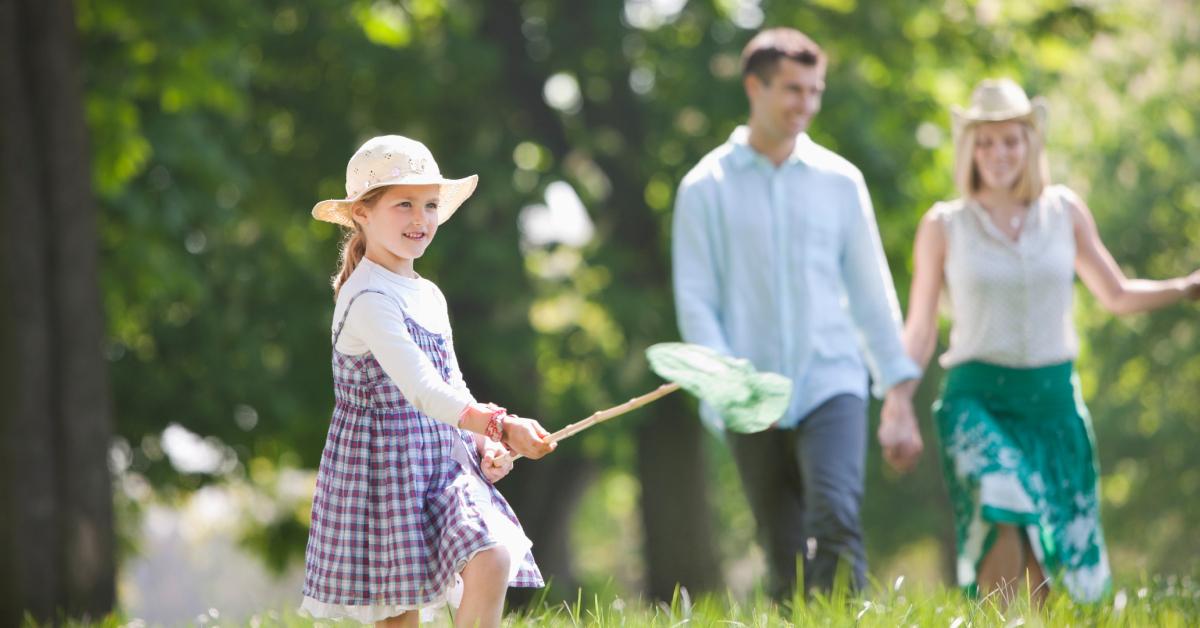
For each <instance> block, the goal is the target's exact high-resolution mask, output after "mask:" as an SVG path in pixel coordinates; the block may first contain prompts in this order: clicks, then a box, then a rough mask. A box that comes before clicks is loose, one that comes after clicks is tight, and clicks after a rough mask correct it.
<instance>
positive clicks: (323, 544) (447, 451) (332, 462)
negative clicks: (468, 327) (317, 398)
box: [304, 290, 543, 610]
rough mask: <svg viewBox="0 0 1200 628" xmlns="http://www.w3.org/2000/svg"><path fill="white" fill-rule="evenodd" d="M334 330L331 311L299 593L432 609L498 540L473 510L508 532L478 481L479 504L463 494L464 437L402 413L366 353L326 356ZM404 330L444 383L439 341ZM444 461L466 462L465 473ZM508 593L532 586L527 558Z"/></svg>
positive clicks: (474, 470) (445, 359)
mask: <svg viewBox="0 0 1200 628" xmlns="http://www.w3.org/2000/svg"><path fill="white" fill-rule="evenodd" d="M366 292H378V291H375V290H364V291H363V292H360V293H358V294H356V295H354V297H353V298H352V299H351V300H350V304H349V305H348V306H347V307H346V311H347V312H349V310H350V307H353V304H354V300H355V299H357V298H358V297H359V296H361V295H362V294H364V293H366ZM379 294H384V293H382V292H379ZM385 296H386V295H385ZM345 323H346V317H345V314H343V316H342V320H341V322H339V323H338V327H337V331H336V332H335V333H334V336H333V343H334V346H335V348H334V350H333V379H334V397H335V405H334V410H333V419H332V422H331V424H330V426H329V434H328V436H327V438H326V441H325V450H324V452H323V453H322V455H321V465H320V468H319V470H318V471H317V489H316V493H315V495H314V496H313V507H312V527H311V528H310V530H309V536H308V549H307V552H306V557H305V577H304V595H305V597H306V598H311V599H313V600H315V601H316V602H319V603H321V604H323V605H335V606H354V607H380V606H386V607H389V608H392V609H399V610H406V609H414V608H421V607H428V606H431V605H438V604H440V603H442V602H444V601H445V600H446V598H447V596H448V594H449V591H450V589H451V588H452V587H453V585H454V584H455V576H456V574H457V573H458V572H460V571H461V570H462V569H463V567H464V566H465V565H466V562H467V560H468V559H469V558H470V557H471V556H473V555H474V554H475V553H476V552H478V551H480V550H483V549H487V548H488V547H491V546H494V545H496V544H497V542H498V540H497V538H496V536H495V535H494V534H493V533H492V531H489V529H488V525H487V524H486V523H485V517H484V516H483V515H482V514H481V511H482V510H483V509H488V508H495V509H497V510H499V511H500V512H501V513H502V514H503V515H504V516H505V517H507V518H508V519H510V520H511V521H512V522H513V523H514V524H516V525H517V526H518V528H519V526H520V524H519V522H517V517H516V515H515V514H514V513H513V511H512V508H510V507H509V505H508V502H506V501H505V500H504V497H503V496H501V494H500V492H499V491H497V490H496V489H495V487H493V486H492V485H491V484H490V483H488V482H487V481H486V480H483V484H484V485H486V487H487V489H486V492H487V493H490V497H491V500H490V503H480V499H479V496H480V494H481V492H479V491H476V492H472V491H471V490H469V485H470V484H471V483H473V482H474V478H469V477H467V474H468V473H471V474H476V475H478V476H479V478H480V479H482V477H483V474H482V472H481V471H480V469H479V458H478V455H477V454H476V453H475V446H474V443H473V442H472V440H471V436H470V434H469V433H468V432H466V431H464V430H460V429H458V428H455V427H453V426H451V425H447V424H445V423H441V422H439V421H435V420H433V419H431V418H430V417H428V416H426V415H425V414H424V413H422V412H420V411H419V410H417V409H416V408H415V407H413V405H412V404H411V403H409V401H408V400H407V399H405V397H404V395H403V394H401V392H400V390H399V389H398V388H397V387H396V385H395V383H393V382H392V380H391V378H389V377H388V376H387V374H385V373H384V371H383V369H382V368H381V367H380V365H379V363H378V362H377V361H376V360H375V358H374V357H373V356H372V355H371V354H370V353H366V354H363V355H357V356H351V355H345V354H342V353H340V352H338V351H337V349H336V345H337V340H338V337H339V336H340V335H341V332H342V327H343V326H344V325H345ZM405 323H406V325H407V327H408V331H409V333H411V334H412V337H413V340H414V341H415V342H416V344H417V346H418V347H420V348H421V350H422V351H423V352H424V353H425V355H427V356H428V357H429V360H430V361H431V362H432V363H433V365H434V366H435V367H436V368H437V369H438V371H439V372H440V373H441V375H442V377H443V379H445V380H446V381H448V382H449V381H451V376H452V375H453V374H454V373H453V368H454V367H453V366H452V365H454V364H455V361H452V360H451V359H450V355H451V352H452V351H453V347H452V345H451V343H450V342H449V339H448V338H446V337H444V336H442V335H439V334H435V333H433V332H430V331H428V330H426V329H424V328H422V327H421V326H420V325H418V324H417V323H416V322H415V321H414V320H412V319H411V318H409V317H407V316H406V317H405ZM456 448H459V451H458V452H455V451H454V450H455V449H456ZM462 450H465V453H466V456H465V457H464V456H463V453H464V451H462ZM456 458H457V459H458V460H469V467H470V471H467V470H466V468H465V467H464V465H463V464H460V462H459V461H458V460H456ZM476 485H477V484H476ZM509 585H510V586H518V587H539V586H543V582H542V577H541V573H540V572H539V571H538V568H537V565H535V564H534V562H533V555H532V554H531V553H526V555H525V558H524V561H523V562H522V564H521V566H520V568H519V570H518V571H517V575H516V577H515V578H514V579H513V580H512V581H511V582H509Z"/></svg>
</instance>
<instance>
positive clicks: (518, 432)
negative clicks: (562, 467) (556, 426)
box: [503, 414, 558, 460]
mask: <svg viewBox="0 0 1200 628" xmlns="http://www.w3.org/2000/svg"><path fill="white" fill-rule="evenodd" d="M549 435H550V433H549V432H547V431H546V430H545V429H544V428H542V426H541V425H540V424H539V423H538V422H537V421H534V420H533V419H524V418H521V417H519V416H516V415H512V414H510V415H508V417H506V418H505V419H504V436H503V440H504V444H505V445H507V446H508V448H509V449H511V450H513V451H515V452H517V453H519V454H521V455H522V456H525V457H526V458H532V459H534V460H537V459H538V458H541V457H542V456H545V455H546V454H548V453H550V452H552V451H554V448H555V447H557V446H558V443H551V442H549V441H547V440H546V437H547V436H549Z"/></svg>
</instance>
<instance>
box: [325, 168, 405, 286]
mask: <svg viewBox="0 0 1200 628" xmlns="http://www.w3.org/2000/svg"><path fill="white" fill-rule="evenodd" d="M389 187H391V186H386V185H385V186H383V187H380V188H375V189H374V190H371V191H370V192H367V193H366V194H364V195H363V196H362V198H360V199H358V200H357V201H354V204H353V205H351V206H350V209H349V210H347V213H348V214H349V215H350V221H351V222H353V223H354V227H353V228H348V229H346V237H345V239H343V240H342V254H341V258H342V264H341V268H339V269H338V272H337V274H335V275H334V276H333V281H332V283H333V298H335V299H336V298H337V295H338V292H341V290H342V285H343V284H345V283H346V280H347V279H349V278H350V274H351V273H353V272H354V269H355V268H357V267H358V263H359V262H361V261H362V258H363V256H364V255H366V254H367V234H365V233H363V229H362V225H359V224H358V221H356V220H354V210H355V209H357V208H358V207H360V206H361V207H365V208H367V209H370V208H371V207H374V206H375V201H378V200H379V197H381V196H383V193H384V192H385V191H387V189H388V188H389Z"/></svg>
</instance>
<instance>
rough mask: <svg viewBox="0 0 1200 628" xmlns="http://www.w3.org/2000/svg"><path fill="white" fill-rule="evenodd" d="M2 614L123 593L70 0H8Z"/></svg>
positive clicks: (104, 608)
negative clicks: (118, 585)
mask: <svg viewBox="0 0 1200 628" xmlns="http://www.w3.org/2000/svg"><path fill="white" fill-rule="evenodd" d="M0 93H2V94H3V96H2V97H0V98H2V100H0V107H2V112H0V113H2V115H0V118H2V122H0V124H2V126H0V172H2V173H3V179H2V183H0V185H2V186H3V188H2V191H3V238H4V242H3V253H0V255H2V256H3V257H2V262H0V265H2V268H3V271H4V274H3V277H2V281H3V286H2V288H0V289H2V291H3V294H4V295H5V296H4V299H3V300H0V303H3V306H0V323H3V327H2V329H3V332H2V334H0V335H2V337H3V338H2V340H0V349H2V351H3V353H2V354H0V355H2V356H3V358H2V364H0V373H2V374H3V375H4V377H3V384H2V385H3V386H4V387H5V389H4V390H3V397H2V399H3V401H2V402H0V403H3V404H4V405H3V408H4V414H3V425H2V429H3V438H4V453H5V454H7V455H5V456H4V461H3V462H2V463H0V464H4V465H5V468H4V472H3V475H2V476H0V497H3V499H4V501H3V504H4V506H3V507H4V508H6V509H7V513H6V515H5V516H4V517H2V518H0V519H2V520H3V522H4V523H3V524H0V526H3V527H2V528H0V533H2V534H3V543H4V547H3V550H4V551H3V554H2V556H0V574H2V575H0V584H2V585H3V586H2V590H0V623H3V624H5V625H13V624H15V623H17V622H19V618H20V616H21V614H22V613H24V612H26V611H28V612H30V613H32V614H33V616H34V617H36V618H38V619H40V620H43V621H49V620H52V619H54V618H55V617H56V614H57V613H59V612H65V613H66V614H67V615H68V616H73V617H93V618H94V617H99V616H102V615H104V614H106V613H107V612H108V611H109V610H110V609H111V608H112V605H113V601H114V599H113V598H114V592H115V586H114V577H115V573H114V571H115V570H114V562H113V523H112V494H111V493H112V489H111V479H110V475H109V472H108V464H107V459H108V445H109V442H110V435H111V425H110V420H111V419H110V410H109V407H110V403H109V397H108V385H107V368H106V363H105V360H104V356H103V351H102V343H103V334H104V322H103V321H104V318H103V312H102V309H101V302H100V288H99V273H98V261H99V254H98V242H97V240H98V238H97V225H96V210H95V204H94V201H93V198H92V190H91V168H90V166H89V156H90V151H89V148H88V143H87V130H86V123H85V120H84V107H83V86H82V77H81V75H80V56H79V50H78V47H77V42H76V39H75V18H74V12H73V6H72V4H71V2H70V1H69V0H47V1H38V0H0Z"/></svg>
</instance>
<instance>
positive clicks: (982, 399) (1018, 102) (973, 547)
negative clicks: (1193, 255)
mask: <svg viewBox="0 0 1200 628" xmlns="http://www.w3.org/2000/svg"><path fill="white" fill-rule="evenodd" d="M954 114H955V115H954V118H955V120H954V122H955V131H956V134H955V135H956V147H955V148H956V163H955V179H956V183H957V184H958V187H959V191H960V193H961V198H959V199H956V200H954V201H950V202H945V203H938V204H936V205H934V206H933V208H932V209H930V210H929V212H928V213H927V214H926V215H925V216H924V218H923V219H922V220H921V224H920V226H919V228H918V230H917V237H916V242H915V245H914V252H913V257H914V272H913V283H912V290H911V293H910V297H909V299H910V300H909V309H908V318H907V321H906V324H905V329H904V341H905V347H906V348H907V350H908V352H909V355H910V356H911V357H912V358H913V360H915V361H916V362H917V363H918V364H919V365H921V366H924V365H926V364H927V363H928V362H929V359H930V357H931V356H932V354H933V350H934V347H935V346H936V344H937V314H938V304H939V296H940V295H941V293H942V288H943V286H944V287H945V288H946V292H947V295H948V297H949V306H950V307H949V309H950V314H951V316H952V327H951V332H950V346H949V349H948V350H947V351H946V353H945V354H943V355H942V356H941V360H940V362H941V364H942V365H943V366H944V367H945V368H946V369H948V372H947V375H946V379H945V381H944V385H943V390H942V394H941V398H940V399H939V400H938V402H937V403H936V404H935V406H934V415H935V417H936V422H937V427H938V434H939V436H940V440H941V444H942V448H943V451H942V453H943V455H942V460H943V463H944V467H943V468H944V471H945V473H946V480H947V484H948V485H949V487H950V496H951V501H952V503H953V505H954V515H955V523H956V530H957V536H958V579H959V582H960V584H962V585H963V586H964V587H966V588H967V589H968V590H969V591H978V592H979V593H982V594H989V593H992V592H996V591H998V592H999V594H1000V595H1001V596H1002V597H1003V598H1004V599H1006V600H1007V599H1011V597H1012V595H1014V594H1015V592H1016V587H1015V583H1016V582H1017V581H1018V580H1019V579H1020V577H1021V576H1022V575H1025V576H1027V577H1028V579H1029V589H1030V590H1031V591H1033V592H1034V597H1035V601H1037V602H1038V603H1040V602H1041V601H1042V600H1043V599H1044V598H1045V595H1046V593H1047V591H1048V589H1049V588H1051V587H1058V586H1061V587H1063V588H1064V589H1065V590H1066V591H1067V593H1068V594H1069V595H1070V596H1071V597H1072V598H1074V599H1075V600H1078V601H1094V600H1096V599H1098V598H1100V597H1101V596H1103V595H1104V594H1105V593H1106V592H1107V591H1108V589H1109V586H1110V578H1109V575H1110V574H1109V567H1108V559H1107V556H1106V554H1105V549H1104V537H1103V533H1102V531H1101V527H1100V510H1099V502H1098V492H1097V478H1098V474H1097V469H1096V464H1095V456H1094V452H1093V437H1092V429H1091V422H1090V419H1089V417H1088V412H1087V408H1086V407H1085V406H1084V405H1083V402H1082V400H1081V399H1080V396H1079V383H1078V378H1077V376H1076V374H1075V371H1074V366H1073V360H1074V359H1075V357H1076V355H1077V347H1078V343H1077V339H1076V334H1075V327H1074V323H1073V321H1072V292H1073V283H1074V278H1075V273H1078V275H1079V277H1080V278H1081V279H1082V280H1083V283H1084V285H1085V286H1087V288H1088V290H1089V291H1090V292H1091V293H1092V294H1093V295H1095V297H1096V298H1097V299H1099V301H1100V303H1101V304H1102V305H1103V306H1104V307H1105V308H1106V309H1108V310H1109V311H1111V312H1113V313H1115V314H1128V313H1133V312H1144V311H1149V310H1153V309H1157V308H1160V307H1163V306H1166V305H1169V304H1171V303H1174V302H1176V301H1179V300H1180V299H1183V298H1191V299H1196V298H1198V297H1200V271H1196V272H1193V273H1192V274H1190V275H1188V276H1186V277H1180V278H1176V279H1170V280H1166V281H1148V280H1141V279H1130V278H1127V277H1125V275H1124V273H1122V272H1121V269H1120V267H1119V266H1117V264H1116V262H1115V261H1114V260H1113V258H1112V256H1111V255H1110V254H1109V252H1108V250H1107V249H1106V248H1105V246H1104V244H1103V243H1102V242H1101V241H1100V237H1099V234H1098V232H1097V230H1096V223H1095V221H1094V220H1093V218H1092V214H1091V211H1090V210H1089V209H1088V206H1087V204H1086V203H1084V202H1083V200H1082V199H1080V198H1079V196H1077V195H1076V194H1075V193H1074V192H1072V191H1071V190H1069V189H1067V188H1066V187H1064V186H1059V185H1049V183H1048V168H1047V163H1046V155H1045V153H1044V151H1043V128H1042V126H1043V121H1044V118H1045V110H1044V108H1043V107H1042V106H1041V104H1040V103H1034V102H1031V101H1030V100H1029V98H1028V97H1027V96H1026V95H1025V92H1024V91H1023V90H1022V89H1021V88H1020V87H1019V86H1018V85H1017V84H1016V83H1014V82H1012V81H1010V80H1007V79H1001V80H985V81H983V82H982V83H980V84H979V86H978V87H977V88H976V89H975V91H974V93H973V94H972V98H971V106H970V108H969V109H967V110H965V111H962V110H956V111H955V112H954ZM912 388H915V385H914V386H911V387H909V390H911V389H912ZM883 414H884V420H883V423H882V424H881V427H880V440H881V442H882V444H883V445H884V450H885V457H887V459H888V461H889V462H891V463H892V464H893V465H894V466H896V467H897V468H899V469H904V468H907V467H909V466H911V465H912V463H913V462H915V459H916V457H917V456H918V455H919V454H920V450H921V442H920V436H919V435H918V433H917V431H916V426H915V424H913V422H912V421H911V419H907V418H905V417H906V415H905V414H904V413H895V412H889V411H888V409H887V408H885V411H884V413H883Z"/></svg>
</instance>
